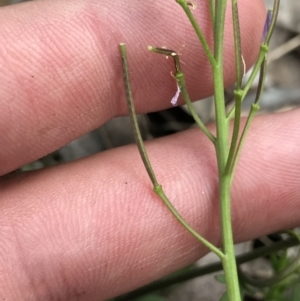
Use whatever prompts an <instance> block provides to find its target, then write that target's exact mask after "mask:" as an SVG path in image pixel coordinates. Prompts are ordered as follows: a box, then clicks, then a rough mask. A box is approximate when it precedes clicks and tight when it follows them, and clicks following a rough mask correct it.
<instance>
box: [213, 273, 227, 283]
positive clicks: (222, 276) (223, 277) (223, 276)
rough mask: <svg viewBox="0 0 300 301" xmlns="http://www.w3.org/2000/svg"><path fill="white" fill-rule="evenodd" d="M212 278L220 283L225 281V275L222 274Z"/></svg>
mask: <svg viewBox="0 0 300 301" xmlns="http://www.w3.org/2000/svg"><path fill="white" fill-rule="evenodd" d="M214 278H215V279H216V280H217V281H218V282H220V283H225V275H224V274H218V275H216V276H214Z"/></svg>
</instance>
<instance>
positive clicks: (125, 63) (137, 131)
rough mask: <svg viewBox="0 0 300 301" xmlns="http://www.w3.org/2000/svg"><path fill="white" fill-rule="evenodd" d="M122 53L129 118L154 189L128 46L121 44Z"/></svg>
mask: <svg viewBox="0 0 300 301" xmlns="http://www.w3.org/2000/svg"><path fill="white" fill-rule="evenodd" d="M120 51H121V56H122V67H123V77H124V86H125V92H126V100H127V106H128V110H129V117H130V121H131V124H132V128H133V131H134V137H135V140H136V143H137V147H138V149H139V152H140V156H141V158H142V160H143V163H144V166H145V168H146V170H147V173H148V175H149V178H150V180H151V182H152V184H153V186H154V187H158V186H159V184H158V182H157V180H156V177H155V174H154V172H153V169H152V166H151V164H150V161H149V158H148V155H147V152H146V149H145V146H144V143H143V138H142V135H141V131H140V128H139V125H138V121H137V118H136V113H135V109H134V103H133V98H132V92H131V85H130V78H129V70H128V61H127V53H126V45H125V44H124V43H121V44H120Z"/></svg>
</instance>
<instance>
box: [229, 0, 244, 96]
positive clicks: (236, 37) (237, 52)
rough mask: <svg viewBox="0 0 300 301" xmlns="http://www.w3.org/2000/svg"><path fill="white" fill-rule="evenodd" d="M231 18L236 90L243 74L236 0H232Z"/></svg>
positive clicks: (239, 88) (239, 85) (238, 88)
mask: <svg viewBox="0 0 300 301" xmlns="http://www.w3.org/2000/svg"><path fill="white" fill-rule="evenodd" d="M231 2H232V20H233V34H234V50H235V67H236V70H235V72H236V90H238V91H239V90H241V86H242V79H243V76H244V64H243V59H242V47H241V34H240V22H239V12H238V4H237V0H232V1H231Z"/></svg>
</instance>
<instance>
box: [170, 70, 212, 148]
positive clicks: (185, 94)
mask: <svg viewBox="0 0 300 301" xmlns="http://www.w3.org/2000/svg"><path fill="white" fill-rule="evenodd" d="M175 78H176V80H177V82H178V85H179V88H180V91H181V93H182V96H183V99H184V101H185V103H186V105H187V107H188V110H189V112H190V113H191V115H192V116H193V118H194V120H195V122H196V123H197V125H198V126H199V128H200V129H201V130H202V131H203V132H204V134H205V135H206V136H207V137H208V139H209V140H210V141H211V142H212V143H213V144H215V143H216V137H215V136H214V135H213V134H212V133H211V132H210V131H209V130H208V128H207V127H206V126H205V124H204V123H203V122H202V120H201V118H200V117H199V116H198V114H197V112H196V111H195V109H194V107H193V105H192V102H191V100H190V97H189V94H188V92H187V89H186V84H185V80H184V74H183V73H182V72H181V71H178V72H176V73H175Z"/></svg>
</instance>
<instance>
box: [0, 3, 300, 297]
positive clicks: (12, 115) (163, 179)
mask: <svg viewBox="0 0 300 301" xmlns="http://www.w3.org/2000/svg"><path fill="white" fill-rule="evenodd" d="M173 2H175V1H169V2H168V3H166V1H165V2H163V1H158V0H153V1H138V0H132V1H130V2H125V1H121V0H115V1H103V0H97V1H96V0H77V1H68V0H64V1H62V0H52V1H47V0H46V1H35V2H28V3H25V4H22V5H17V6H11V7H7V8H2V9H1V10H0V22H1V24H0V37H1V41H2V43H1V46H0V53H1V55H0V70H1V74H0V91H1V98H0V106H1V110H0V112H1V119H0V132H1V135H0V145H1V148H0V163H1V164H0V173H1V174H2V175H4V174H6V173H8V172H10V171H12V170H14V169H16V168H18V167H20V166H22V165H24V164H26V163H28V162H31V161H33V160H35V159H37V158H40V157H42V156H44V155H46V154H48V153H50V152H52V151H54V150H56V149H58V148H59V147H61V146H62V145H64V144H66V143H68V142H70V141H72V140H74V139H75V138H77V137H79V136H80V135H82V134H84V133H87V132H89V131H90V130H92V129H94V128H96V127H98V126H100V125H101V124H103V123H104V122H106V121H107V120H109V119H110V118H112V117H114V116H117V115H125V114H127V108H126V101H125V96H124V95H125V94H124V88H123V81H122V71H121V58H120V54H119V43H120V42H125V43H126V44H127V48H128V55H129V63H130V67H131V68H130V69H131V79H132V88H133V93H134V98H135V102H136V108H137V110H138V111H139V112H149V111H154V110H159V109H163V108H166V107H168V106H170V103H169V100H170V99H171V98H172V96H173V95H174V92H175V89H176V87H175V86H174V79H173V78H172V77H171V76H170V70H172V69H171V68H172V63H171V64H170V65H168V63H166V62H165V61H163V60H164V58H163V57H161V56H157V55H153V54H151V53H149V52H148V51H147V46H148V45H158V46H159V45H166V46H167V47H168V48H171V49H172V48H173V49H175V50H177V49H179V48H180V47H181V46H182V45H183V44H185V48H184V50H183V56H182V57H183V58H184V62H185V63H186V64H185V65H184V66H183V69H184V71H185V74H186V79H187V83H188V88H189V91H190V95H191V97H192V98H193V99H199V98H201V97H205V96H208V95H210V94H211V93H212V79H211V73H210V68H209V65H208V62H207V60H206V58H205V55H204V53H203V51H202V50H201V48H200V47H199V43H198V42H197V39H196V37H195V35H194V34H193V32H192V30H191V27H190V25H189V23H188V21H187V19H186V17H185V15H184V14H183V12H182V11H181V9H180V7H179V6H178V5H176V4H175V3H173ZM199 6H201V7H198V9H197V10H196V11H194V12H195V14H197V16H198V18H199V22H200V24H201V27H202V28H203V29H204V32H206V33H207V32H209V19H208V17H207V16H208V13H207V8H206V7H203V4H202V3H201V5H199ZM239 6H240V15H241V17H240V20H241V32H242V38H243V39H242V42H243V55H244V58H245V60H246V65H247V66H250V65H251V64H252V63H253V62H254V60H255V58H256V56H257V53H258V49H259V43H260V42H261V33H262V28H263V23H264V20H265V10H264V7H263V4H262V1H260V0H255V1H247V0H243V1H242V0H241V1H239ZM229 20H230V16H228V23H227V24H228V27H227V32H226V35H225V36H226V37H225V54H224V55H225V57H226V60H225V79H226V80H225V82H226V85H229V84H232V83H233V82H234V79H235V77H234V52H233V43H232V33H231V25H230V21H229ZM162 62H163V63H162ZM299 114H300V112H299V110H295V111H291V112H287V113H282V114H275V115H269V116H261V117H258V118H256V120H255V121H254V123H253V126H252V128H251V130H250V133H249V136H248V139H247V141H246V143H245V147H244V149H243V152H242V157H241V160H240V164H239V166H238V169H237V173H236V179H235V182H234V185H233V191H232V209H233V223H234V234H235V240H236V241H237V242H240V241H244V240H249V239H252V238H254V237H257V236H260V235H263V234H266V233H270V232H274V231H276V230H279V229H282V228H288V227H294V226H297V225H299V218H300V205H299V197H300V189H299V184H298V179H299V176H300V171H299V170H300V169H299V164H300V159H299V158H300V156H299V154H300V148H299V145H297V144H298V140H299V135H300V121H299V120H300V119H299ZM297 138H298V139H297ZM147 150H148V152H149V156H150V159H151V162H152V164H153V167H154V170H155V172H156V174H157V178H158V179H159V182H160V183H162V185H163V187H164V190H165V191H166V193H167V195H168V196H169V198H170V200H171V201H172V202H173V204H174V205H175V206H176V208H177V209H178V210H179V211H180V212H181V213H182V215H183V216H184V217H185V218H186V220H188V221H189V222H190V223H191V224H192V225H193V226H194V227H195V228H196V229H198V230H199V232H200V233H201V234H203V236H205V237H206V238H208V239H209V240H210V241H212V242H213V243H216V244H220V229H219V221H218V204H217V179H216V166H215V159H214V151H213V148H212V146H211V143H210V141H208V139H206V137H204V135H202V134H201V133H200V132H199V130H189V131H186V132H183V133H180V134H177V135H173V136H170V137H166V138H163V139H159V140H155V141H151V142H149V143H147ZM0 231H1V232H0V297H1V298H2V299H4V298H5V299H6V300H104V299H107V298H111V297H114V296H116V295H119V294H121V293H124V292H126V291H129V290H132V289H134V288H136V287H138V286H141V285H143V284H146V283H148V282H150V281H152V280H155V279H157V278H159V277H161V276H163V275H166V274H168V273H170V272H172V271H174V270H176V269H179V268H181V267H183V266H185V265H187V264H190V263H192V262H194V261H195V260H196V259H198V258H200V257H201V256H203V255H204V254H205V253H206V252H207V250H206V249H205V248H204V247H203V246H201V245H199V243H198V242H197V241H196V240H195V239H194V238H193V237H192V236H191V235H190V234H189V233H188V232H186V231H185V230H184V229H183V228H182V227H181V225H179V224H178V222H177V221H176V220H175V219H174V218H173V216H172V215H171V214H170V213H169V211H168V209H167V208H165V206H164V205H163V204H162V203H161V201H160V200H159V199H158V198H157V196H156V195H155V194H154V193H153V192H152V190H151V185H150V181H149V179H148V177H147V174H146V172H145V170H144V167H143V165H142V162H141V160H140V158H139V154H138V151H137V149H136V146H128V147H122V148H118V149H115V150H111V151H107V152H104V153H101V154H98V155H95V156H92V157H90V158H87V159H84V160H79V161H76V162H72V163H69V164H64V165H61V166H57V167H53V168H49V169H46V170H41V171H36V172H31V173H23V174H14V175H8V176H4V177H2V178H1V182H0Z"/></svg>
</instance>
